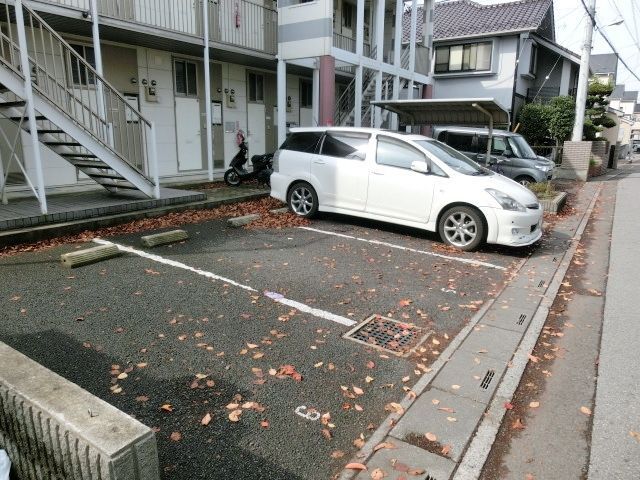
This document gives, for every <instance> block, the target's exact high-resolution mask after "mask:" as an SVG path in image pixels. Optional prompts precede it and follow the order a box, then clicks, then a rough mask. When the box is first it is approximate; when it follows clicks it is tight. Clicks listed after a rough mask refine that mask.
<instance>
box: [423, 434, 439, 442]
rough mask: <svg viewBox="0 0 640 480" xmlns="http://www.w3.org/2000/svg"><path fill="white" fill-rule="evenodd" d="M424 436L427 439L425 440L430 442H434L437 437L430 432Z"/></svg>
mask: <svg viewBox="0 0 640 480" xmlns="http://www.w3.org/2000/svg"><path fill="white" fill-rule="evenodd" d="M424 436H425V437H426V438H427V440H429V441H430V442H435V441H436V440H437V439H438V437H436V435H435V434H433V433H431V432H427V433H425V434H424Z"/></svg>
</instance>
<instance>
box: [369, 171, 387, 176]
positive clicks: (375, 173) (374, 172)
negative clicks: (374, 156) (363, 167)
mask: <svg viewBox="0 0 640 480" xmlns="http://www.w3.org/2000/svg"><path fill="white" fill-rule="evenodd" d="M371 173H373V174H374V175H381V176H382V175H384V173H382V172H376V171H373V172H371Z"/></svg>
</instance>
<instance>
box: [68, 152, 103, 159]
mask: <svg viewBox="0 0 640 480" xmlns="http://www.w3.org/2000/svg"><path fill="white" fill-rule="evenodd" d="M60 156H61V157H64V158H98V157H96V156H95V155H94V154H93V153H61V154H60Z"/></svg>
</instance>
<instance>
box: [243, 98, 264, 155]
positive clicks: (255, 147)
mask: <svg viewBox="0 0 640 480" xmlns="http://www.w3.org/2000/svg"><path fill="white" fill-rule="evenodd" d="M247 106H248V108H247V115H248V116H249V118H248V121H247V141H248V145H249V158H251V156H252V155H262V154H263V153H266V152H265V151H266V148H267V144H266V138H265V127H266V123H265V122H266V120H265V109H264V104H262V103H249V104H247Z"/></svg>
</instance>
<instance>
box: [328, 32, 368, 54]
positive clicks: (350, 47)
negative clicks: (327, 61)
mask: <svg viewBox="0 0 640 480" xmlns="http://www.w3.org/2000/svg"><path fill="white" fill-rule="evenodd" d="M333 46H334V47H336V48H339V49H341V50H347V51H348V52H351V53H356V39H355V38H353V37H347V36H346V35H342V34H340V33H336V32H333ZM362 54H363V55H364V56H365V57H369V56H370V55H371V45H370V44H369V43H367V42H364V43H363V45H362Z"/></svg>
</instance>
